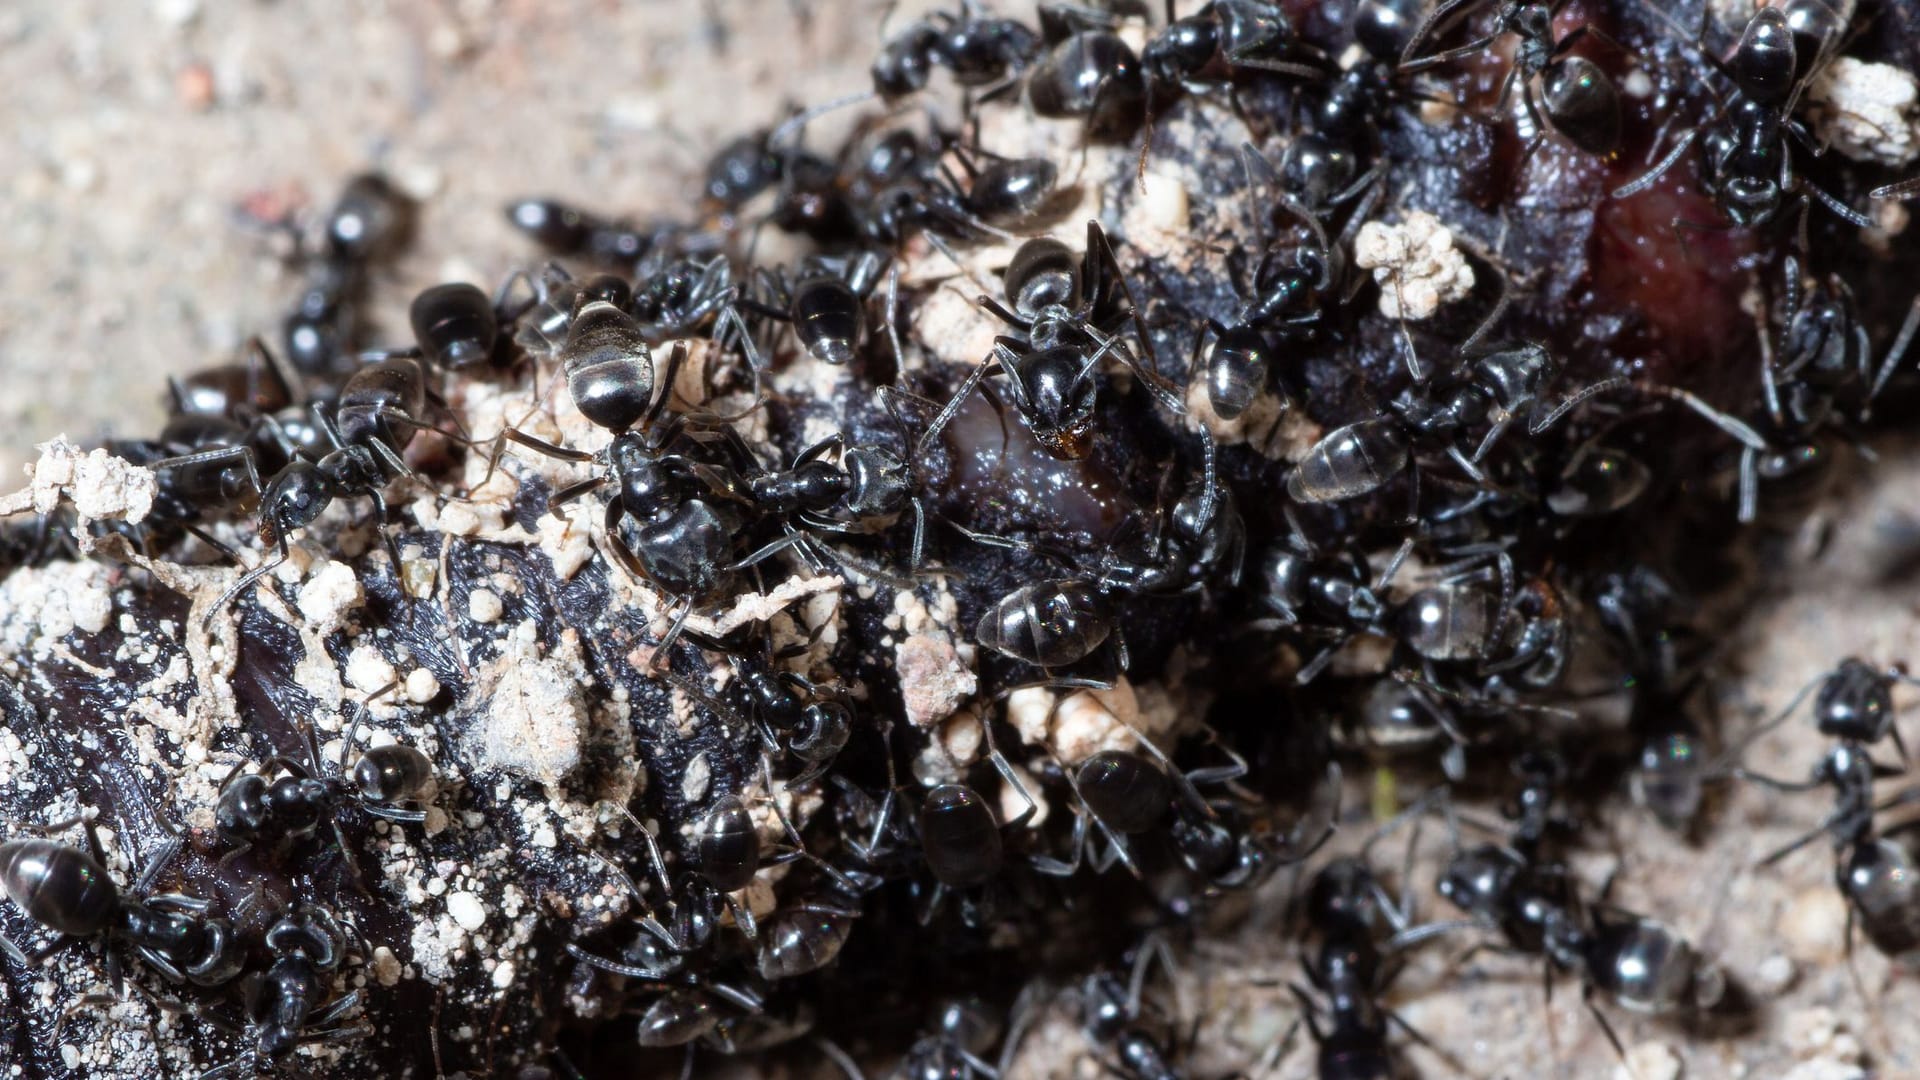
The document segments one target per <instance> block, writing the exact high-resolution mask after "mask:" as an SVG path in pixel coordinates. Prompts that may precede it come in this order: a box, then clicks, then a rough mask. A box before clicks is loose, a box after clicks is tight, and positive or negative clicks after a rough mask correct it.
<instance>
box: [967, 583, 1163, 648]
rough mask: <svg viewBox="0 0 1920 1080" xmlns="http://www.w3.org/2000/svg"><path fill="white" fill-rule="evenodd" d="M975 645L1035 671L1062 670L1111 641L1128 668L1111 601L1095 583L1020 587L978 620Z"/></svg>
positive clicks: (1117, 621) (1103, 589) (1124, 645)
mask: <svg viewBox="0 0 1920 1080" xmlns="http://www.w3.org/2000/svg"><path fill="white" fill-rule="evenodd" d="M973 637H974V641H976V642H978V643H979V644H980V645H981V646H983V647H985V648H988V649H992V650H993V651H994V652H997V653H1000V654H1002V655H1004V656H1009V657H1012V658H1013V659H1015V660H1019V661H1021V662H1023V663H1028V664H1032V665H1033V666H1035V667H1039V668H1057V667H1066V666H1068V665H1071V664H1077V663H1079V662H1080V661H1082V660H1085V659H1086V658H1087V657H1089V656H1091V655H1093V653H1094V652H1095V650H1097V649H1099V648H1100V647H1101V646H1102V645H1104V644H1106V643H1107V641H1108V640H1109V639H1111V640H1112V641H1113V643H1114V650H1115V653H1116V655H1117V657H1118V659H1119V664H1120V667H1121V669H1122V670H1124V669H1125V668H1126V666H1127V647H1126V641H1125V639H1124V638H1123V637H1122V636H1121V633H1120V624H1119V620H1118V619H1117V618H1116V617H1115V613H1114V610H1113V603H1112V600H1111V598H1110V596H1109V594H1108V592H1107V590H1106V589H1105V588H1103V587H1102V586H1101V585H1100V584H1099V583H1097V582H1094V581H1090V580H1086V579H1075V578H1058V579H1054V580H1050V581H1039V582H1035V583H1033V584H1031V585H1023V586H1021V587H1020V588H1017V589H1015V590H1013V591H1012V592H1010V593H1008V594H1007V595H1006V596H1003V597H1001V598H1000V600H999V602H998V603H996V604H994V605H993V607H991V608H989V609H987V611H986V612H985V613H984V614H982V615H981V616H980V621H979V622H978V623H977V624H976V625H975V627H974V631H973Z"/></svg>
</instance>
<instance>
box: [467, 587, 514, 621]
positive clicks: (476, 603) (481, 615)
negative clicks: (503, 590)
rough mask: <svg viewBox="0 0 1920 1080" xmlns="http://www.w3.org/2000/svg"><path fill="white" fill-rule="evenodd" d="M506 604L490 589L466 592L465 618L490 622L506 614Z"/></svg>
mask: <svg viewBox="0 0 1920 1080" xmlns="http://www.w3.org/2000/svg"><path fill="white" fill-rule="evenodd" d="M506 610H507V608H506V605H505V604H503V603H502V602H501V600H500V594H499V593H497V592H494V591H493V590H492V589H475V590H473V591H472V592H470V593H468V594H467V618H469V619H472V620H473V621H474V622H477V623H490V622H496V621H498V620H499V618H500V616H501V615H504V614H506Z"/></svg>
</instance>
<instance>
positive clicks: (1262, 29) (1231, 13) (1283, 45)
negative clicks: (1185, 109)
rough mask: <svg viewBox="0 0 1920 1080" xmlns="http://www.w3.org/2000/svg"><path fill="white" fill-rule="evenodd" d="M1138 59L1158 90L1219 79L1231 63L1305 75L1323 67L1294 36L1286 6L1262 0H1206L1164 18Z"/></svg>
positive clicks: (1234, 66) (1231, 67) (1196, 85)
mask: <svg viewBox="0 0 1920 1080" xmlns="http://www.w3.org/2000/svg"><path fill="white" fill-rule="evenodd" d="M1140 59H1141V64H1142V66H1143V67H1144V68H1145V70H1146V73H1147V76H1148V77H1149V78H1150V79H1152V80H1153V90H1154V91H1155V92H1156V93H1161V94H1164V93H1167V92H1170V91H1172V90H1174V89H1176V88H1180V87H1189V88H1199V87H1204V86H1208V85H1210V84H1214V83H1217V82H1220V81H1223V79H1224V78H1225V77H1226V76H1229V75H1231V74H1232V73H1233V72H1234V70H1235V69H1237V68H1246V69H1251V70H1262V71H1274V72H1279V73H1282V74H1287V75H1294V76H1297V77H1301V78H1308V79H1312V78H1317V77H1319V76H1321V75H1323V74H1324V73H1325V68H1324V66H1323V61H1324V58H1323V57H1321V56H1320V55H1319V53H1318V50H1315V49H1313V48H1312V47H1311V46H1309V45H1307V44H1305V43H1304V42H1302V41H1301V40H1300V39H1299V35H1298V34H1296V33H1295V32H1294V29H1293V24H1292V22H1291V21H1290V20H1289V19H1288V18H1287V13H1286V10H1285V9H1284V8H1283V7H1282V6H1281V5H1279V4H1275V3H1267V2H1265V0H1210V2H1209V3H1207V4H1205V5H1204V6H1202V7H1201V8H1200V10H1199V11H1196V12H1194V13H1193V14H1191V15H1187V16H1184V17H1182V18H1178V19H1171V20H1169V21H1168V22H1167V25H1166V26H1164V27H1162V28H1161V30H1160V32H1159V33H1157V34H1155V35H1154V36H1153V38H1152V40H1150V41H1148V42H1147V45H1146V48H1145V49H1144V50H1143V51H1142V52H1141V56H1140Z"/></svg>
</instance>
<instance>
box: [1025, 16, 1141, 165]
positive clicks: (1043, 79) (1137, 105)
mask: <svg viewBox="0 0 1920 1080" xmlns="http://www.w3.org/2000/svg"><path fill="white" fill-rule="evenodd" d="M1027 101H1028V103H1029V104H1031V105H1032V106H1033V111H1034V112H1035V113H1036V114H1037V115H1040V116H1045V117H1052V118H1056V119H1064V118H1071V117H1085V118H1086V131H1087V134H1088V135H1089V136H1090V137H1094V138H1099V137H1108V136H1111V137H1123V136H1125V135H1128V134H1130V133H1131V132H1132V131H1133V129H1134V127H1135V126H1137V124H1138V123H1139V121H1140V117H1141V115H1142V110H1143V109H1144V108H1145V106H1146V101H1147V79H1146V75H1145V73H1144V72H1143V70H1142V68H1141V64H1140V58H1139V57H1138V56H1136V55H1135V54H1134V51H1133V48H1132V47H1131V46H1129V45H1128V44H1127V43H1126V41H1125V40H1123V39H1122V38H1121V37H1120V35H1119V34H1116V33H1114V32H1113V30H1112V29H1110V28H1105V27H1101V28H1089V29H1082V30H1076V31H1074V32H1072V33H1070V34H1068V35H1067V36H1066V37H1065V38H1064V39H1063V40H1061V41H1059V42H1057V43H1055V44H1054V46H1053V49H1052V51H1050V52H1049V53H1048V54H1047V55H1046V56H1045V57H1043V58H1042V59H1041V60H1040V62H1039V63H1037V64H1035V65H1034V67H1033V70H1032V71H1031V72H1029V73H1028V74H1027Z"/></svg>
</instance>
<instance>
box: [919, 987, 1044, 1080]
mask: <svg viewBox="0 0 1920 1080" xmlns="http://www.w3.org/2000/svg"><path fill="white" fill-rule="evenodd" d="M1030 997H1031V995H1030V994H1027V993H1024V992H1023V993H1022V995H1021V1000H1020V1002H1018V1003H1016V1004H1015V1005H1014V1008H1013V1017H1014V1019H1013V1023H1012V1027H1013V1030H1012V1032H1010V1033H1008V1034H1007V1035H1006V1036H1005V1038H1004V1039H1003V1038H1002V1037H1001V1028H1002V1024H1001V1022H1000V1021H999V1019H998V1018H996V1017H995V1016H994V1015H993V1014H991V1013H990V1012H988V1011H987V1006H986V1004H985V1003H984V1002H981V1001H979V1000H978V999H972V998H954V999H949V1000H946V1001H943V1002H941V1003H939V1005H938V1006H936V1007H935V1008H934V1010H933V1017H932V1020H931V1022H930V1023H929V1025H928V1027H929V1028H931V1030H930V1031H929V1032H928V1033H927V1034H925V1035H922V1036H920V1037H919V1038H917V1039H915V1040H914V1041H913V1045H912V1046H910V1047H908V1048H907V1052H906V1055H905V1056H904V1057H902V1058H901V1060H900V1066H899V1068H898V1069H897V1070H896V1075H898V1076H900V1077H901V1078H902V1080H999V1078H1000V1077H1004V1076H1006V1075H1007V1068H1008V1066H1009V1065H1010V1064H1011V1063H1012V1057H1013V1051H1014V1050H1015V1049H1016V1048H1017V1047H1018V1046H1019V1044H1020V1039H1021V1033H1022V1029H1023V1028H1024V1020H1025V1017H1026V1016H1027V1013H1028V1010H1029V1006H1030V1004H1031V1002H1030ZM996 1042H999V1043H1000V1044H1001V1054H1000V1060H999V1062H998V1064H988V1063H987V1060H986V1056H985V1055H987V1054H988V1053H990V1052H991V1051H992V1048H993V1045H994V1043H996Z"/></svg>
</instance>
